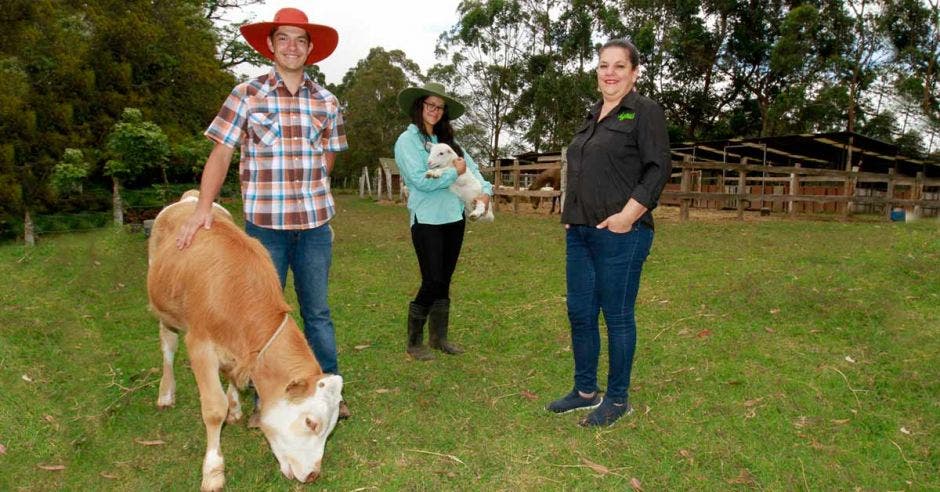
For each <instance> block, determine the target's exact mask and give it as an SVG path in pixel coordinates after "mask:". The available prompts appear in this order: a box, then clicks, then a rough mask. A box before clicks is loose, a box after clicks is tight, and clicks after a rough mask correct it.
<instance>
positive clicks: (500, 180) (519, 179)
mask: <svg viewBox="0 0 940 492" xmlns="http://www.w3.org/2000/svg"><path fill="white" fill-rule="evenodd" d="M562 156H564V153H562ZM566 168H567V165H566V163H565V160H564V157H560V158H556V159H552V160H546V161H542V162H539V163H536V164H520V163H519V160H518V159H514V160H513V163H512V164H511V165H508V166H507V165H504V164H503V163H501V162H499V161H497V163H496V165H495V166H492V167H485V168H481V169H480V170H481V171H482V172H492V173H493V195H494V205H493V207H494V209H495V210H497V211H498V210H500V202H501V201H502V200H506V201H508V202H509V204H510V205H511V206H512V211H513V213H518V212H519V201H520V200H521V199H526V200H525V201H526V202H530V201H531V200H532V199H533V198H548V199H554V198H557V199H558V200H559V204H562V203H564V201H565V197H564V189H565V178H566V177H565V170H566ZM549 169H560V170H561V187H560V188H561V189H558V190H542V189H539V190H530V189H529V184H530V182H531V180H532V179H533V178H534V177H535V176H536V175H538V174H539V173H541V172H542V171H546V170H549ZM558 213H561V207H560V206H559V207H558Z"/></svg>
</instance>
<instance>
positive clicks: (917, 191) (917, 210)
mask: <svg viewBox="0 0 940 492" xmlns="http://www.w3.org/2000/svg"><path fill="white" fill-rule="evenodd" d="M911 199H913V200H917V203H915V204H914V218H915V219H919V218H920V216H921V214H922V213H923V212H924V209H923V206H922V205H921V204H920V201H921V200H923V199H924V172H923V171H920V172H918V173H917V177H916V178H914V189H913V191H912V193H911Z"/></svg>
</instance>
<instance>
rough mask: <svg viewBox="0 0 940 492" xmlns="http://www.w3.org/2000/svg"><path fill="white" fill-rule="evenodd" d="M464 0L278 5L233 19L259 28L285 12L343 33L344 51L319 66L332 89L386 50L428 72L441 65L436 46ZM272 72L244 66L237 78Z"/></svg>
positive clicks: (315, 0) (311, 0) (276, 0)
mask: <svg viewBox="0 0 940 492" xmlns="http://www.w3.org/2000/svg"><path fill="white" fill-rule="evenodd" d="M458 3H459V0H406V1H397V2H396V1H388V0H272V1H268V2H264V5H255V6H252V7H250V8H246V9H244V10H243V11H242V12H240V13H239V12H232V13H230V14H228V16H227V17H228V18H229V20H232V21H239V20H241V19H243V18H245V17H247V16H248V15H249V14H251V15H253V16H254V22H268V21H271V20H273V19H274V13H275V12H277V11H278V9H281V8H284V7H294V8H299V9H300V10H303V11H304V13H306V14H307V18H308V19H309V20H310V22H311V23H313V24H324V25H327V26H330V27H332V28H333V29H336V31H337V32H338V33H339V45H337V47H336V51H334V52H333V54H332V55H330V56H329V57H328V58H327V59H325V60H323V61H321V62H319V63H318V64H317V65H319V66H320V71H321V72H323V73H324V74H325V75H326V81H327V82H328V83H334V84H338V83H340V82H342V80H343V75H345V74H346V71H348V70H349V69H350V68H352V67H353V66H355V65H356V63H357V62H359V60H361V59H363V58H365V57H366V55H368V54H369V49H371V48H373V47H376V46H381V47H382V48H384V49H385V50H387V51H391V50H395V49H399V50H402V51H404V52H405V54H406V55H408V58H410V59H412V60H414V61H415V62H416V63H418V65H420V66H421V69H422V70H424V71H427V69H428V68H430V67H431V66H432V65H434V64H435V63H436V60H435V59H434V46H435V45H436V44H437V38H438V36H440V34H441V33H442V32H444V31H446V30H447V29H449V28H450V27H451V26H453V25H454V24H455V23H456V22H457V4H458ZM269 69H270V67H264V68H255V67H250V66H246V65H242V66H239V67H238V69H237V70H236V72H238V73H245V74H247V75H249V76H254V75H261V74H262V73H265V72H267V70H269Z"/></svg>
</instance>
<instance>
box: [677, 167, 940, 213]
mask: <svg viewBox="0 0 940 492" xmlns="http://www.w3.org/2000/svg"><path fill="white" fill-rule="evenodd" d="M673 171H674V174H673V178H679V183H678V185H677V184H676V183H670V184H669V185H667V187H666V190H664V191H663V194H662V198H661V200H660V203H662V204H673V205H679V217H680V219H682V220H686V219H688V216H689V209H690V208H693V207H704V208H718V209H728V208H730V209H736V210H737V214H738V217H739V218H740V217H743V215H744V211H745V210H760V211H762V212H765V213H769V212H776V211H779V212H785V213H787V214H789V215H796V214H797V213H815V212H837V213H842V214H843V215H846V216H847V215H850V214H853V213H866V212H869V213H870V212H874V213H880V214H883V215H884V217H885V218H887V219H890V217H891V212H892V211H894V210H896V209H903V210H905V211H907V212H910V213H912V214H913V215H914V216H915V217H922V216H936V215H937V214H938V210H940V179H926V178H924V174H923V173H922V172H920V173H917V176H915V177H910V176H899V175H897V174H896V173H895V172H894V170H893V169H892V170H890V171H889V172H888V173H887V174H881V173H871V172H859V171H858V170H857V168H856V169H855V170H853V171H836V170H830V169H811V168H803V167H801V166H800V165H796V166H786V167H778V166H764V165H751V164H748V163H747V161H746V160H745V162H743V163H741V164H728V163H721V162H693V161H692V160H691V158H688V157H687V158H686V159H685V160H683V161H674V162H673ZM675 171H678V172H675ZM705 171H710V172H711V174H712V175H713V176H712V177H711V178H710V179H711V181H713V182H715V184H712V185H709V184H707V181H708V179H704V178H703V174H702V173H703V172H705ZM729 175H730V176H729ZM827 207H828V208H827Z"/></svg>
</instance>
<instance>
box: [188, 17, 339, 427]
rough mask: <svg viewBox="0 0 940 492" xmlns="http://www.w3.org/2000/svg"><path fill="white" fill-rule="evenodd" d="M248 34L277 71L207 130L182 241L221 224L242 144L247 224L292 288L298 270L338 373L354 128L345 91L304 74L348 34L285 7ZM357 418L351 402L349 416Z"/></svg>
mask: <svg viewBox="0 0 940 492" xmlns="http://www.w3.org/2000/svg"><path fill="white" fill-rule="evenodd" d="M241 32H242V35H243V36H244V37H245V39H246V41H248V44H250V45H251V46H252V47H253V48H255V49H256V50H257V51H258V52H259V53H261V54H262V55H264V56H265V57H267V58H269V59H271V60H273V61H274V68H273V69H272V70H271V71H270V72H269V73H268V74H266V75H263V76H261V77H257V78H255V79H252V80H249V81H247V82H245V83H242V84H239V85H238V86H236V87H235V89H234V90H232V93H231V94H229V96H228V99H226V101H225V103H224V104H223V105H222V109H221V110H220V111H219V114H218V115H217V116H216V117H215V119H214V120H213V121H212V124H211V125H210V126H209V129H208V130H206V132H205V134H206V136H207V137H208V138H209V139H211V140H212V141H214V142H215V147H214V148H213V150H212V153H211V154H210V155H209V158H208V160H207V161H206V166H205V169H204V170H203V173H202V182H201V185H200V195H199V202H198V204H197V205H196V210H195V212H193V215H192V216H191V217H190V218H189V220H188V221H187V222H186V223H185V224H184V225H183V226H182V227H181V228H180V232H179V236H178V237H177V246H178V247H179V248H180V249H183V248H186V247H187V246H189V245H190V244H191V243H192V241H193V239H194V237H195V235H196V233H197V232H198V231H199V229H200V228H203V227H204V228H206V229H209V228H210V227H211V226H212V213H211V211H212V202H213V201H214V200H215V198H216V196H218V194H219V190H220V189H221V188H222V183H223V181H224V180H225V175H226V173H227V172H228V167H229V163H230V162H231V160H232V155H233V153H234V150H235V146H236V145H240V146H241V162H240V164H239V176H240V179H241V191H242V199H243V201H244V210H245V230H246V232H247V233H248V234H249V235H250V236H252V237H254V238H256V239H258V240H259V241H260V242H261V243H262V244H263V245H264V246H265V247H266V248H267V249H268V251H269V252H270V254H271V259H272V260H273V261H274V266H275V268H276V269H277V273H278V275H279V276H280V279H281V286H282V287H283V286H284V285H285V284H286V281H287V269H288V268H290V269H291V270H293V272H294V288H295V290H296V292H297V299H298V301H299V303H300V313H301V316H302V317H303V321H304V323H303V325H304V335H305V336H306V338H307V342H308V343H309V344H310V347H311V348H312V349H313V352H314V354H315V355H316V357H317V361H318V362H319V363H320V366H321V367H322V368H323V371H324V372H327V373H334V374H338V373H339V367H338V364H337V360H336V336H335V332H334V328H333V321H332V319H331V317H330V308H329V305H328V304H327V280H328V277H329V270H330V261H331V259H332V254H333V233H332V229H331V228H330V225H329V221H330V219H332V218H333V215H334V214H335V213H336V207H335V205H334V202H333V196H332V195H331V194H330V185H329V175H330V171H331V170H332V169H333V162H334V159H335V156H336V152H341V151H343V150H346V148H347V145H346V133H345V130H344V128H343V117H342V115H341V114H340V111H339V102H338V100H337V99H336V96H334V95H333V94H331V93H330V92H329V91H327V90H326V89H324V88H323V87H320V86H319V85H317V84H316V83H314V82H313V80H311V79H310V77H308V76H307V74H306V73H304V67H305V66H306V65H311V64H313V63H316V62H318V61H320V60H322V59H324V58H326V57H327V56H329V55H330V53H332V52H333V50H334V49H336V44H337V42H338V35H337V33H336V30H334V29H333V28H331V27H328V26H323V25H318V24H310V23H309V22H308V21H307V16H306V15H305V14H304V13H303V12H302V11H300V10H297V9H292V8H285V9H281V10H279V11H278V12H277V13H276V14H275V16H274V21H273V22H260V23H255V24H247V25H244V26H242V27H241ZM257 415H258V412H255V413H254V415H253V417H254V416H257ZM348 416H349V410H348V407H347V406H346V404H345V402H342V403H341V404H340V418H345V417H348Z"/></svg>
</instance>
